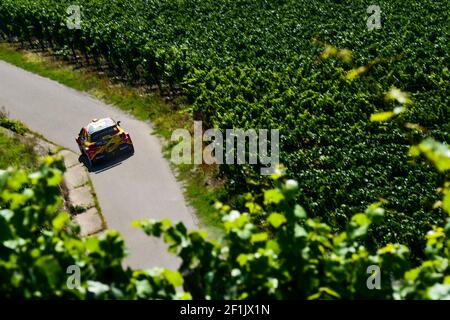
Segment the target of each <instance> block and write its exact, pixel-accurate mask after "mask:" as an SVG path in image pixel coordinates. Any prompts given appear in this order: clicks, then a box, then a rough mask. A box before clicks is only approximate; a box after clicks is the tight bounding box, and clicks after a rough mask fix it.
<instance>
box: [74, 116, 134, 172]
mask: <svg viewBox="0 0 450 320" xmlns="http://www.w3.org/2000/svg"><path fill="white" fill-rule="evenodd" d="M76 141H77V144H78V147H79V148H80V151H81V154H82V155H84V156H85V157H86V159H87V161H88V164H89V166H91V167H92V166H93V165H95V164H96V163H97V162H98V161H99V160H101V159H106V158H109V157H110V156H111V155H115V154H117V153H122V152H128V153H134V146H133V142H132V141H131V137H130V135H129V134H128V132H126V131H125V130H123V129H122V128H121V127H120V121H118V122H115V121H114V120H113V119H111V118H103V119H94V120H92V122H91V123H89V124H88V125H87V126H86V127H84V128H82V129H81V130H80V133H79V134H78V137H77V138H76Z"/></svg>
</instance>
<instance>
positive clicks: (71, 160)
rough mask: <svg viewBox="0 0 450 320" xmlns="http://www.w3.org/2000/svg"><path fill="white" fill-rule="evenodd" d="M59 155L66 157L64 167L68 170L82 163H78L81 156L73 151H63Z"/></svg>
mask: <svg viewBox="0 0 450 320" xmlns="http://www.w3.org/2000/svg"><path fill="white" fill-rule="evenodd" d="M58 155H60V156H63V157H64V165H65V166H66V168H67V169H68V168H71V167H73V166H76V165H77V164H79V163H80V161H78V158H79V155H78V154H76V153H74V152H72V151H69V150H62V151H60V152H59V153H58Z"/></svg>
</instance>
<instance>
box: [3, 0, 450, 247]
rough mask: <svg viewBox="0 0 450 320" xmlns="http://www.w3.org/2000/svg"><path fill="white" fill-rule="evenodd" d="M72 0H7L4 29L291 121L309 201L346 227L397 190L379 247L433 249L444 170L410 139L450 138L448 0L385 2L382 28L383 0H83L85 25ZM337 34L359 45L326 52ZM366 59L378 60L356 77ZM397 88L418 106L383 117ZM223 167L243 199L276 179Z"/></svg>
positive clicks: (199, 103)
mask: <svg viewBox="0 0 450 320" xmlns="http://www.w3.org/2000/svg"><path fill="white" fill-rule="evenodd" d="M72 4H74V3H73V1H66V0H63V1H56V0H35V1H27V0H1V1H0V33H2V34H3V37H4V38H5V39H7V40H9V41H18V42H20V43H22V45H24V46H31V47H35V48H37V49H45V50H47V49H51V50H53V51H54V52H55V53H57V54H61V55H63V56H66V57H72V58H73V57H75V56H78V55H79V56H82V57H83V61H84V63H88V64H91V65H95V66H97V67H98V68H104V67H106V68H108V69H109V70H110V71H111V72H115V73H116V74H118V75H121V77H123V78H124V79H126V80H127V81H132V82H139V83H145V84H147V85H149V86H155V87H158V88H159V90H160V92H161V93H164V94H170V93H173V92H182V93H183V94H184V95H185V96H187V97H188V98H189V100H190V102H191V103H192V105H193V111H192V116H193V117H194V118H195V119H196V120H203V121H204V122H205V123H206V124H208V125H209V126H210V127H216V128H221V129H226V128H232V127H235V128H265V129H280V130H281V155H280V159H281V161H282V163H283V164H284V165H285V166H286V168H287V175H288V176H289V177H292V178H295V179H296V180H297V181H298V182H299V196H298V198H297V199H296V200H297V201H298V202H299V203H301V204H302V205H303V206H304V207H305V209H306V211H307V212H310V213H311V214H312V215H315V216H319V217H321V218H322V219H323V220H324V221H325V222H326V223H328V224H329V225H330V226H331V227H332V228H333V230H342V228H344V227H345V226H346V225H347V223H348V221H349V219H350V217H351V216H353V215H354V214H355V213H358V212H360V211H361V210H364V208H366V207H367V205H369V204H370V203H373V202H375V201H378V200H379V199H380V198H382V199H384V200H383V201H384V202H385V204H384V208H385V209H386V217H385V222H384V223H383V224H382V225H374V226H373V227H371V229H370V230H369V237H367V242H366V244H367V245H368V246H369V248H377V247H380V246H382V245H384V244H386V243H388V242H400V243H405V244H408V245H409V246H410V248H411V250H412V252H413V256H414V255H418V256H420V255H421V253H420V252H421V250H420V248H422V247H423V245H424V240H422V239H424V234H425V233H426V232H427V231H428V230H429V229H431V226H432V225H435V224H442V223H443V221H444V218H445V217H446V214H445V213H444V212H443V211H442V210H441V209H440V208H434V207H433V204H434V203H435V202H436V201H437V200H438V199H439V198H440V194H439V193H438V192H437V191H436V189H437V188H438V187H439V186H440V185H441V183H442V177H441V176H439V175H438V174H437V173H436V172H435V170H434V169H433V167H432V166H430V165H429V164H427V163H425V162H423V161H420V160H417V161H412V160H411V158H410V157H409V156H408V148H409V146H410V145H411V144H414V143H418V142H420V141H421V140H422V139H424V138H425V137H428V136H433V137H435V138H436V139H437V140H440V141H443V142H447V143H450V121H449V119H450V99H449V97H448V92H450V71H449V67H448V62H449V61H450V45H449V34H450V33H449V31H450V30H449V28H450V24H449V23H448V20H447V19H448V16H449V14H450V9H449V6H448V2H447V1H431V0H426V1H420V2H419V1H413V0H389V1H387V0H382V1H381V0H380V1H378V2H377V4H378V5H379V6H380V8H381V11H382V14H381V22H382V27H381V29H377V30H371V31H369V30H368V29H367V26H366V19H367V16H368V14H367V12H366V9H367V7H368V6H369V5H371V4H372V3H370V1H362V0H356V1H350V0H342V1H338V0H324V1H306V0H296V1H294V0H277V1H269V0H267V1H263V0H261V1H255V0H237V1H236V0H185V1H182V0H178V1H165V0H109V1H106V0H78V1H76V4H78V5H80V8H81V23H80V28H79V29H77V28H75V29H69V28H67V26H66V19H67V16H68V14H67V8H68V7H69V6H70V5H72ZM326 44H331V45H333V46H335V47H337V48H347V49H350V50H351V53H350V51H346V52H347V56H346V57H345V59H334V58H330V59H321V54H322V52H324V50H326V48H328V49H330V48H331V47H327V46H326ZM323 57H324V55H323V54H322V58H323ZM361 66H366V69H367V70H366V71H367V72H365V73H364V74H362V75H361V76H359V77H354V78H353V77H349V76H348V75H349V72H350V74H351V72H352V70H358V69H357V68H358V67H361ZM352 78H353V79H352ZM392 87H396V88H400V89H401V90H403V91H406V92H409V94H410V99H411V101H412V104H409V105H408V106H407V110H406V111H405V112H403V113H402V114H401V115H400V116H399V117H397V118H396V119H394V121H391V122H389V123H382V124H380V123H376V122H371V121H369V118H370V115H371V114H373V113H374V112H379V111H387V110H392V109H393V108H394V107H395V106H396V102H394V103H391V102H387V101H385V99H384V97H385V94H386V92H388V91H389V90H390V88H392ZM405 123H407V124H408V123H409V124H420V125H421V126H422V127H423V130H415V129H411V127H413V128H414V126H411V125H410V126H406V127H405V126H404V125H403V124H405ZM219 175H220V176H224V177H226V179H227V197H229V198H230V199H233V202H234V204H235V205H236V207H238V208H240V209H243V208H244V205H245V200H244V199H245V198H244V197H240V196H237V195H239V194H243V193H245V192H252V193H253V194H255V195H256V197H257V195H258V194H260V193H261V189H262V188H263V187H265V186H267V185H269V184H270V183H271V182H270V181H269V180H264V179H261V177H260V176H259V168H256V167H253V166H227V165H223V166H221V168H220V173H219ZM252 181H258V183H254V182H252Z"/></svg>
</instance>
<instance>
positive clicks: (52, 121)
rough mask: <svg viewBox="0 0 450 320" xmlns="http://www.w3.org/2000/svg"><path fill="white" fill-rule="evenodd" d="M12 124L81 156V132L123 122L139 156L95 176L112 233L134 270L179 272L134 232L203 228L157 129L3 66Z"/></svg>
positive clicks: (153, 243) (159, 245)
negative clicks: (159, 225) (164, 222)
mask: <svg viewBox="0 0 450 320" xmlns="http://www.w3.org/2000/svg"><path fill="white" fill-rule="evenodd" d="M2 106H4V107H5V108H6V110H7V111H8V112H9V116H10V118H13V119H19V120H21V121H23V122H24V123H25V124H26V125H27V126H28V127H29V128H30V129H32V130H33V131H35V132H38V133H41V134H42V135H44V136H45V137H46V138H48V139H49V140H51V141H53V142H55V143H57V144H59V145H61V146H63V147H65V148H68V149H70V150H73V151H75V152H77V153H79V149H78V146H77V144H76V142H75V138H76V136H77V135H78V133H79V131H80V129H81V127H83V126H85V125H86V124H87V123H88V122H90V121H91V120H92V119H94V118H103V117H112V118H113V119H115V120H116V121H117V120H120V121H121V126H122V127H123V128H124V129H125V130H127V131H128V132H129V133H130V135H131V138H132V140H133V143H134V147H135V154H134V155H133V156H131V157H129V158H127V159H123V160H121V161H118V162H116V163H111V164H110V165H109V164H104V165H103V166H101V170H97V171H93V172H90V176H91V179H92V182H93V184H94V188H95V191H96V193H97V197H98V200H99V202H100V206H101V208H102V212H103V215H104V217H105V219H106V223H107V225H108V228H109V229H114V230H118V231H119V232H120V233H121V234H122V235H123V237H124V238H125V244H126V246H127V248H128V250H129V256H128V258H127V259H126V261H125V263H126V264H127V265H129V266H131V267H133V268H149V267H167V268H172V269H175V268H176V267H177V266H178V264H179V260H178V259H177V258H176V257H174V256H173V255H172V254H169V253H168V252H167V251H166V246H165V244H164V243H163V242H162V240H159V239H156V238H150V237H148V236H146V235H145V234H144V233H143V231H141V230H140V229H136V228H134V227H132V226H131V222H132V221H133V220H143V219H147V218H155V219H161V218H169V219H171V220H172V221H183V222H184V223H185V225H186V226H187V227H188V228H189V229H191V228H195V227H196V225H197V220H196V218H195V215H194V214H193V211H192V210H191V209H190V208H188V207H187V205H186V204H185V201H184V198H183V194H182V189H181V186H180V185H179V184H178V182H177V181H176V179H175V177H174V175H173V173H172V172H171V170H170V167H169V164H168V163H167V161H166V160H165V159H164V158H163V156H162V153H161V145H160V143H159V141H158V139H157V138H156V137H155V136H153V135H151V131H152V128H151V125H150V124H148V123H145V122H142V121H138V120H136V119H134V118H133V117H131V116H130V115H127V114H126V113H124V112H121V111H120V110H119V109H116V108H114V107H113V106H109V105H106V104H104V103H103V102H101V101H98V100H95V99H93V98H92V97H91V96H89V95H88V94H85V93H82V92H78V91H76V90H73V89H71V88H68V87H65V86H63V85H61V84H59V83H57V82H55V81H52V80H49V79H46V78H43V77H40V76H38V75H35V74H32V73H30V72H27V71H24V70H22V69H20V68H17V67H15V66H13V65H10V64H8V63H6V62H3V61H0V107H2Z"/></svg>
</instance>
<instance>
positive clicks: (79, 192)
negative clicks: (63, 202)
mask: <svg viewBox="0 0 450 320" xmlns="http://www.w3.org/2000/svg"><path fill="white" fill-rule="evenodd" d="M69 201H70V204H72V205H73V206H81V207H84V208H90V207H93V206H94V204H95V203H94V197H93V196H92V194H91V190H90V188H89V186H84V187H80V188H77V189H73V190H70V192H69Z"/></svg>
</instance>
